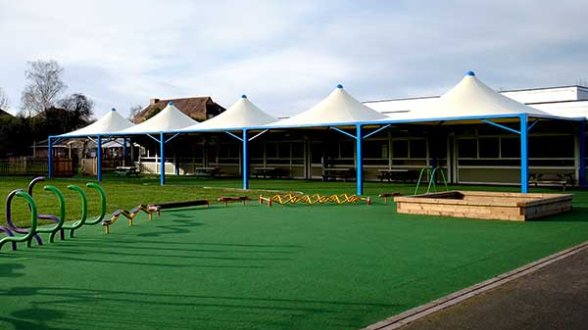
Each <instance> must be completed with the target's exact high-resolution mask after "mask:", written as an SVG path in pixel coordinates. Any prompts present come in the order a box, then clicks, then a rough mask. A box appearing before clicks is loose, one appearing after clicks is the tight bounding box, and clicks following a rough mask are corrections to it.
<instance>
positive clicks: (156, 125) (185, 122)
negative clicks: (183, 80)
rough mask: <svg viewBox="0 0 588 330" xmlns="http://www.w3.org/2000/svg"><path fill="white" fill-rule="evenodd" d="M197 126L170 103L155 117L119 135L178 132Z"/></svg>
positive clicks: (195, 122)
mask: <svg viewBox="0 0 588 330" xmlns="http://www.w3.org/2000/svg"><path fill="white" fill-rule="evenodd" d="M195 124H198V122H197V121H195V120H194V119H192V118H190V117H189V116H187V115H186V114H185V113H183V112H182V111H180V109H178V108H176V107H175V106H174V104H173V102H169V103H168V104H167V106H166V107H165V108H164V109H163V110H161V112H159V113H158V114H156V115H155V116H153V117H151V118H149V119H148V120H146V121H144V122H142V123H140V124H137V125H135V126H133V127H129V128H128V129H125V130H122V131H120V132H119V133H121V134H126V133H157V132H168V131H177V130H180V129H182V128H185V127H188V126H191V125H195Z"/></svg>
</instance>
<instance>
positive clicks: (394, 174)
mask: <svg viewBox="0 0 588 330" xmlns="http://www.w3.org/2000/svg"><path fill="white" fill-rule="evenodd" d="M378 178H379V179H380V182H384V180H387V181H388V182H393V181H402V182H403V183H407V182H411V181H416V180H417V178H418V171H415V170H408V169H391V170H378Z"/></svg>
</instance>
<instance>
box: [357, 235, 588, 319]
mask: <svg viewBox="0 0 588 330" xmlns="http://www.w3.org/2000/svg"><path fill="white" fill-rule="evenodd" d="M587 249H588V241H587V242H584V243H581V244H579V245H576V246H574V247H571V248H569V249H566V250H563V251H561V252H558V253H555V254H552V255H550V256H547V257H545V258H542V259H539V260H537V261H535V262H532V263H530V264H527V265H525V266H522V267H519V268H517V269H515V270H512V271H510V272H506V273H504V274H501V275H498V276H496V277H493V278H491V279H489V280H487V281H484V282H481V283H478V284H475V285H472V286H470V287H468V288H465V289H463V290H460V291H457V292H454V293H452V294H449V295H447V296H445V297H442V298H439V299H437V300H434V301H432V302H430V303H427V304H424V305H421V306H419V307H415V308H413V309H410V310H408V311H405V312H403V313H400V314H398V315H396V316H393V317H391V318H388V319H386V320H384V321H380V322H378V323H375V324H372V325H370V326H368V327H366V328H363V329H361V330H392V329H398V328H400V327H402V326H404V325H407V324H408V323H410V322H414V321H416V320H418V319H420V318H422V317H425V316H427V315H430V314H433V313H436V312H438V311H441V310H444V309H446V308H449V307H451V306H454V305H457V304H459V303H461V302H462V301H465V300H467V299H470V298H473V297H475V296H477V295H480V294H482V293H485V292H487V291H490V290H492V289H495V288H497V287H499V286H501V285H504V284H506V283H508V282H510V281H513V280H515V279H517V278H519V277H522V276H525V275H527V274H530V273H533V272H535V271H537V270H539V269H541V268H543V267H545V266H547V265H550V264H552V263H554V262H557V261H559V260H562V259H564V258H567V257H569V256H572V255H574V254H577V253H579V252H581V251H584V250H587Z"/></svg>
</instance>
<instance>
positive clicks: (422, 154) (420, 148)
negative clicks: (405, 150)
mask: <svg viewBox="0 0 588 330" xmlns="http://www.w3.org/2000/svg"><path fill="white" fill-rule="evenodd" d="M426 157H427V141H426V140H410V158H426Z"/></svg>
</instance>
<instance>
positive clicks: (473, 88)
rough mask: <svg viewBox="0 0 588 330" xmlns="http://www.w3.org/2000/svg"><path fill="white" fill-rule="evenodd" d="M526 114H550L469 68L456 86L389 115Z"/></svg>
mask: <svg viewBox="0 0 588 330" xmlns="http://www.w3.org/2000/svg"><path fill="white" fill-rule="evenodd" d="M519 114H528V115H531V116H539V117H541V116H549V115H548V114H547V113H545V112H543V111H541V110H538V109H535V108H532V107H530V106H527V105H524V104H522V103H519V102H517V101H515V100H513V99H511V98H509V97H506V96H504V95H502V94H500V93H498V92H496V91H495V90H493V89H492V88H490V87H488V86H486V85H485V84H484V83H483V82H481V81H480V80H479V79H478V78H477V77H476V75H475V74H474V73H473V72H472V71H470V72H468V73H467V74H466V76H465V77H464V78H463V79H462V80H461V81H460V82H459V83H458V84H457V85H455V87H453V88H452V89H450V90H449V91H447V93H445V94H443V96H441V97H440V98H439V99H438V100H436V101H434V102H429V103H426V104H424V105H423V106H422V107H418V108H416V109H414V110H413V111H410V112H409V113H406V114H402V115H399V116H395V115H391V116H390V117H391V118H397V117H398V118H402V119H405V118H406V119H423V118H462V117H484V116H500V115H519Z"/></svg>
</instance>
